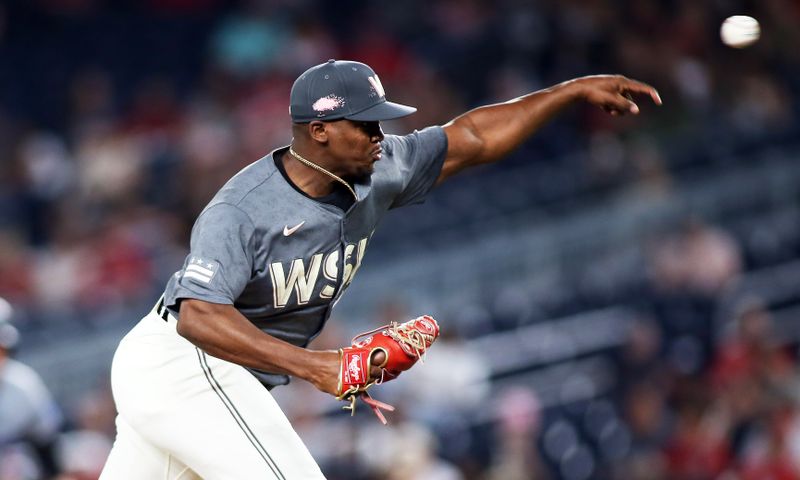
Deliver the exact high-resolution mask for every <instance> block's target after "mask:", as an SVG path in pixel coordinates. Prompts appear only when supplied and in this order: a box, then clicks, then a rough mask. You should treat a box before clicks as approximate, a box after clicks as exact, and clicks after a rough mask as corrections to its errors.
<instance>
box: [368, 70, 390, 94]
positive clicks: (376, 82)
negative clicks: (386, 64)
mask: <svg viewBox="0 0 800 480" xmlns="http://www.w3.org/2000/svg"><path fill="white" fill-rule="evenodd" d="M367 79H368V80H369V84H370V85H372V88H374V89H375V93H377V94H378V96H379V97H385V96H386V92H385V91H384V90H383V85H381V79H380V78H378V76H377V75H373V76H371V77H367Z"/></svg>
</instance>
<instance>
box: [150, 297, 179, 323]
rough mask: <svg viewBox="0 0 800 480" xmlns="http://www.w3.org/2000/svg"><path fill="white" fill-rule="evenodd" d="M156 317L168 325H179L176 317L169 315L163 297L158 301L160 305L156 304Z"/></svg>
mask: <svg viewBox="0 0 800 480" xmlns="http://www.w3.org/2000/svg"><path fill="white" fill-rule="evenodd" d="M155 310H156V315H158V316H159V317H161V319H162V320H164V321H165V322H167V323H176V324H177V323H178V320H177V319H176V318H175V316H174V315H172V314H171V313H169V310H167V307H166V306H165V305H164V296H163V295H162V296H161V298H159V299H158V303H157V304H156V309H155Z"/></svg>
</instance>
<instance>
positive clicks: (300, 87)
mask: <svg viewBox="0 0 800 480" xmlns="http://www.w3.org/2000/svg"><path fill="white" fill-rule="evenodd" d="M416 111H417V109H416V108H414V107H409V106H407V105H401V104H399V103H394V102H388V101H386V93H385V92H384V90H383V85H381V81H380V79H379V78H378V75H377V74H375V71H374V70H372V69H371V68H370V67H369V66H367V65H365V64H363V63H359V62H350V61H347V60H328V61H327V62H325V63H322V64H320V65H317V66H315V67H311V68H309V69H308V70H306V71H305V72H304V73H303V74H302V75H300V76H299V77H297V80H295V82H294V85H292V93H291V95H290V96H289V114H290V115H291V117H292V122H294V123H307V122H310V121H312V120H323V121H328V120H338V119H340V118H346V119H348V120H357V121H366V122H372V121H380V120H391V119H393V118H400V117H405V116H406V115H411V114H412V113H414V112H416Z"/></svg>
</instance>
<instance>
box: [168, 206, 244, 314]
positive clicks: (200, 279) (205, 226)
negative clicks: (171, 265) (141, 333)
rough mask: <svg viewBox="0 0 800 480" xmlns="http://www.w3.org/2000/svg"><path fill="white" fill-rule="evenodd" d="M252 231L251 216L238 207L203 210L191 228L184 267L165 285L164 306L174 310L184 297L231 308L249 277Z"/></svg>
mask: <svg viewBox="0 0 800 480" xmlns="http://www.w3.org/2000/svg"><path fill="white" fill-rule="evenodd" d="M254 232H255V228H254V226H253V223H252V221H251V219H250V217H249V216H248V215H247V214H246V213H244V212H243V211H242V210H241V209H239V208H238V207H236V206H234V205H231V204H228V203H217V204H214V205H212V206H209V207H208V208H206V209H205V210H204V211H203V213H201V214H200V216H199V217H198V218H197V221H196V222H195V224H194V227H193V228H192V238H191V243H190V245H191V246H190V251H189V255H187V257H186V260H185V261H184V263H183V268H181V270H180V271H178V272H176V273H175V275H174V278H172V279H171V280H170V282H169V283H168V284H167V289H166V292H165V303H166V305H167V306H168V307H170V308H174V307H175V306H176V305H177V303H178V302H179V301H180V300H181V299H185V298H193V299H197V300H204V301H207V302H211V303H219V304H228V305H232V304H233V303H234V301H235V300H236V299H237V298H238V297H239V295H240V294H241V293H242V291H243V290H244V288H245V286H246V285H247V283H248V282H249V280H250V278H251V276H252V272H253V255H254V253H253V252H254V245H253V242H254Z"/></svg>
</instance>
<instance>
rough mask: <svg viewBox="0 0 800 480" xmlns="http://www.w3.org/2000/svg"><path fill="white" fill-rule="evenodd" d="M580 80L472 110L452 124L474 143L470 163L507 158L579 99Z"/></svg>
mask: <svg viewBox="0 0 800 480" xmlns="http://www.w3.org/2000/svg"><path fill="white" fill-rule="evenodd" d="M582 95H583V92H582V89H581V85H580V80H570V81H568V82H564V83H560V84H558V85H555V86H553V87H550V88H546V89H544V90H539V91H537V92H534V93H530V94H528V95H524V96H522V97H518V98H515V99H513V100H509V101H508V102H505V103H500V104H495V105H488V106H485V107H480V108H476V109H474V110H471V111H469V112H467V113H465V114H464V115H461V116H460V117H458V118H456V119H455V120H454V121H453V124H454V125H458V126H459V127H461V128H463V129H466V130H468V131H469V136H471V137H473V138H474V139H475V140H477V143H476V144H475V145H479V146H480V148H479V149H476V150H475V151H474V152H473V153H474V156H473V157H472V158H471V163H472V164H481V163H490V162H494V161H497V160H499V159H500V158H503V157H504V156H506V155H508V154H509V153H510V152H512V151H513V150H514V149H516V148H517V147H518V146H519V145H520V144H522V143H523V142H524V141H525V140H526V139H528V138H529V137H531V136H532V135H533V134H534V133H535V132H536V131H537V130H539V128H541V127H542V125H544V124H545V123H547V122H548V121H549V120H550V119H552V118H553V117H554V116H555V115H557V114H558V113H559V112H560V111H562V110H563V109H564V108H565V107H566V106H568V105H570V104H571V103H573V102H575V101H576V100H579V99H581V98H582Z"/></svg>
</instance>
